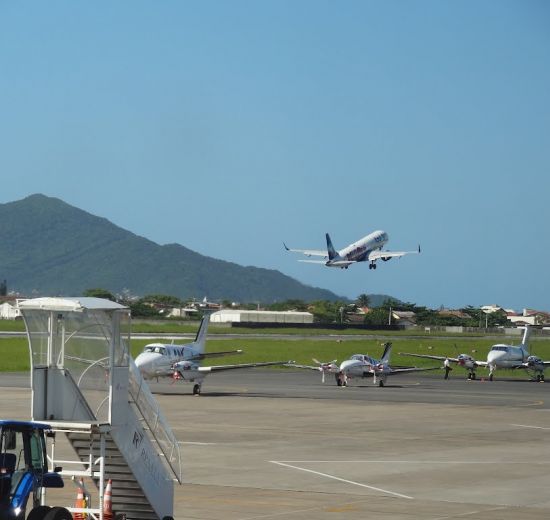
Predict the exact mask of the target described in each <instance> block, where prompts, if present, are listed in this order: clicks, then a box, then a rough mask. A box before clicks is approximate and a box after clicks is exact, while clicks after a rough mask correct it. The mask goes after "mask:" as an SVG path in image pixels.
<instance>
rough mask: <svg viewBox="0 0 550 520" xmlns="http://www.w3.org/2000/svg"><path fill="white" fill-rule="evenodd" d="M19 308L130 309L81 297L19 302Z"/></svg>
mask: <svg viewBox="0 0 550 520" xmlns="http://www.w3.org/2000/svg"><path fill="white" fill-rule="evenodd" d="M19 308H20V309H21V310H45V311H68V312H82V311H84V310H105V311H112V310H122V309H127V308H128V307H125V306H124V305H121V304H120V303H116V302H112V301H111V300H105V299H103V298H91V297H85V296H81V297H74V298H73V297H71V298H32V299H30V300H25V301H22V302H19Z"/></svg>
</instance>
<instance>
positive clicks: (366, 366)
mask: <svg viewBox="0 0 550 520" xmlns="http://www.w3.org/2000/svg"><path fill="white" fill-rule="evenodd" d="M391 349H392V344H391V343H385V344H384V352H383V354H382V357H381V358H380V359H374V358H372V357H370V356H369V355H367V354H354V355H353V356H351V357H350V358H349V359H346V360H345V361H343V362H342V363H341V364H340V366H338V365H336V363H335V361H331V362H330V363H319V362H318V366H316V367H314V366H308V365H297V364H290V365H289V366H293V367H296V368H305V369H310V370H319V371H321V372H322V374H323V382H324V373H325V372H330V373H334V374H335V378H336V384H337V385H338V386H347V384H348V379H351V378H354V377H362V378H364V377H370V376H372V378H373V383H374V384H375V385H376V384H378V386H384V385H385V384H386V379H387V377H388V376H393V375H396V374H407V373H410V372H424V371H426V370H436V369H439V367H436V368H417V367H400V368H392V367H390V365H389V361H390V355H391Z"/></svg>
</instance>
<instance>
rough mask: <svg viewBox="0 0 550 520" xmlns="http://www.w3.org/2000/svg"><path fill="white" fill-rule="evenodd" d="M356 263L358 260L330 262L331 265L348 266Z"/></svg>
mask: <svg viewBox="0 0 550 520" xmlns="http://www.w3.org/2000/svg"><path fill="white" fill-rule="evenodd" d="M356 263H357V261H356V260H336V261H332V262H330V264H329V265H330V266H331V267H347V266H348V265H351V264H356Z"/></svg>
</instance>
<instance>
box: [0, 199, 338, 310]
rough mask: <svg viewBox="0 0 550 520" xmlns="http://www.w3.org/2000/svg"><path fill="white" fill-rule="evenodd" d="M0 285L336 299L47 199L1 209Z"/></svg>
mask: <svg viewBox="0 0 550 520" xmlns="http://www.w3.org/2000/svg"><path fill="white" fill-rule="evenodd" d="M0 244H1V247H0V280H4V279H6V280H7V284H8V289H9V290H10V291H17V292H19V293H21V294H24V295H27V296H32V295H41V296H42V295H73V296H74V295H80V294H82V293H83V291H85V290H86V289H90V288H95V287H101V288H104V289H107V290H109V291H111V292H113V293H120V292H122V291H123V290H125V289H126V290H129V291H130V292H131V293H132V294H134V295H138V296H143V295H146V294H170V295H173V296H178V297H180V298H189V297H196V298H202V297H203V296H205V295H207V296H208V298H209V299H211V300H214V299H228V300H232V301H240V302H254V301H260V302H263V303H271V302H274V301H281V300H286V299H290V298H295V299H300V300H304V301H312V300H336V299H339V297H338V296H336V295H335V294H334V293H332V292H330V291H328V290H325V289H319V288H316V287H310V286H307V285H304V284H302V283H300V282H298V281H297V280H294V279H293V278H290V277H288V276H285V275H283V274H282V273H280V272H279V271H275V270H271V269H261V268H258V267H243V266H240V265H237V264H234V263H231V262H225V261H223V260H217V259H215V258H210V257H207V256H203V255H200V254H198V253H195V252H194V251H191V250H190V249H187V248H186V247H184V246H181V245H179V244H168V245H164V246H161V245H159V244H156V243H154V242H152V241H151V240H147V239H146V238H143V237H140V236H137V235H134V234H133V233H131V232H129V231H126V230H124V229H122V228H120V227H118V226H115V225H114V224H113V223H112V222H109V221H108V220H106V219H104V218H100V217H96V216H94V215H91V214H90V213H87V212H85V211H82V210H80V209H78V208H75V207H74V206H70V205H69V204H67V203H65V202H63V201H61V200H59V199H56V198H52V197H46V196H45V195H31V196H29V197H27V198H25V199H23V200H19V201H15V202H10V203H7V204H0Z"/></svg>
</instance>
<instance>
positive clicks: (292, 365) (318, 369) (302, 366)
mask: <svg viewBox="0 0 550 520" xmlns="http://www.w3.org/2000/svg"><path fill="white" fill-rule="evenodd" d="M288 366H289V367H290V368H302V369H304V370H315V371H316V372H320V371H321V367H319V366H316V367H313V366H311V365H297V364H296V363H288Z"/></svg>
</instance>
